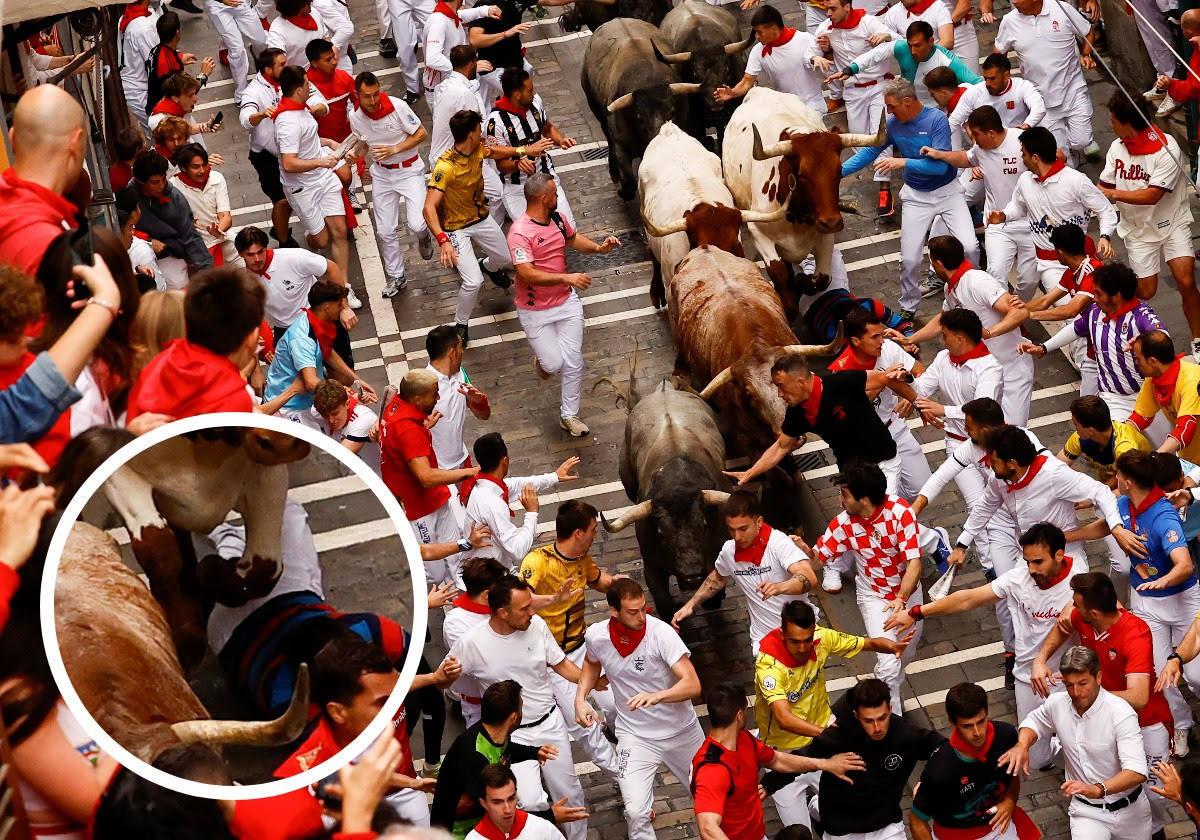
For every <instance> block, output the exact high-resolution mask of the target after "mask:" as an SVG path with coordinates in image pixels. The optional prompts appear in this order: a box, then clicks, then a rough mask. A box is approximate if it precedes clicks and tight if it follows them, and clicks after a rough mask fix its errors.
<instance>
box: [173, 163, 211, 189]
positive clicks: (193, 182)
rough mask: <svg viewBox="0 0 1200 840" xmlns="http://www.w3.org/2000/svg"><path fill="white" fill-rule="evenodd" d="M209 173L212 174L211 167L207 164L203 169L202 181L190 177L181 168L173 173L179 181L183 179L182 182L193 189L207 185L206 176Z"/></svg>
mask: <svg viewBox="0 0 1200 840" xmlns="http://www.w3.org/2000/svg"><path fill="white" fill-rule="evenodd" d="M211 174H212V167H211V166H209V167H207V168H206V169H205V170H204V180H202V181H197V180H195V179H194V178H192V176H190V175H188V174H187V173H186V172H184V171H183V170H182V169H180V170H179V171H178V172H176V173H175V177H176V178H178V179H179V180H180V181H183V183H185V184H187V185H188V186H189V187H191V188H192V189H194V190H202V189H204V188H205V187H207V186H208V176H209V175H211Z"/></svg>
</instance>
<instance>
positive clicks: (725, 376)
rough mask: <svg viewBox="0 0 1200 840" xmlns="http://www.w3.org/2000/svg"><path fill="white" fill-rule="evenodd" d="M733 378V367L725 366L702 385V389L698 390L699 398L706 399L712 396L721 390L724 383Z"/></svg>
mask: <svg viewBox="0 0 1200 840" xmlns="http://www.w3.org/2000/svg"><path fill="white" fill-rule="evenodd" d="M732 380H733V368H725V370H723V371H721V372H720V373H718V374H717V375H716V376H714V377H713V378H712V381H711V382H709V383H708V384H707V385H705V386H704V390H703V391H701V392H700V399H702V400H707V399H710V398H711V397H712V395H713V394H715V393H716V392H717V391H719V390H721V388H722V387H724V386H725V385H726V384H728V383H729V382H731V381H732Z"/></svg>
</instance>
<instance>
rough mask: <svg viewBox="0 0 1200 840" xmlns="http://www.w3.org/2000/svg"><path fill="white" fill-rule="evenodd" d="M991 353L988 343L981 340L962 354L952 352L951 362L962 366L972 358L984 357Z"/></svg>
mask: <svg viewBox="0 0 1200 840" xmlns="http://www.w3.org/2000/svg"><path fill="white" fill-rule="evenodd" d="M990 355H991V351H989V350H988V349H987V345H986V344H984V343H983V342H982V341H981V342H979V343H978V344H976V345H975V346H974V347H972V348H971V349H970V350H968V351H967V352H966V353H963V354H962V355H961V356H955V355H954V354H953V353H951V354H950V364H952V365H954V366H955V367H962V366H963V365H965V364H966V363H967V362H969V361H971V360H972V359H982V358H983V357H984V356H990Z"/></svg>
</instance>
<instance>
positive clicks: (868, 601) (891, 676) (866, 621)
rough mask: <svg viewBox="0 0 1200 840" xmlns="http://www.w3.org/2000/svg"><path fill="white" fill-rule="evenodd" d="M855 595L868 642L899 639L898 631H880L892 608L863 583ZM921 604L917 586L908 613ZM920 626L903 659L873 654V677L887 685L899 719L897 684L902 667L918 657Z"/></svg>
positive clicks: (920, 624) (900, 704)
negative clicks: (872, 639) (879, 639)
mask: <svg viewBox="0 0 1200 840" xmlns="http://www.w3.org/2000/svg"><path fill="white" fill-rule="evenodd" d="M855 592H856V598H857V600H858V611H859V612H860V613H861V614H862V620H863V627H864V635H865V636H866V637H867V638H869V639H870V638H880V637H882V638H885V639H892V640H897V639H899V638H900V633H899V631H897V630H884V629H883V623H884V622H885V621H887V620H888V618H889V617H890V616H891V615H892V605H891V604H890V603H889V602H887V601H884V600H883V599H882V598H880V597H879V596H878V595H876V594H875V593H874V591H872V589H871V587H870V586H869V585H867V584H866V583H865V582H863V583H862V584H861V585H859V586H857V588H856V590H855ZM923 600H924V595H923V593H922V591H921V587H920V586H918V587H917V589H916V591H915V592H913V594H912V596H911V597H910V598H909V599H908V603H907V605H906V606H907V607H908V608H909V609H911V608H912V607H915V606H916V605H917V604H920V603H921V602H922V601H923ZM923 625H924V622H922V621H918V622H917V623H916V624H915V625H914V630H915V631H916V635H914V636H913V640H912V642H911V643H910V644H909V646H908V647H907V648H905V650H904V653H903V654H902V655H900V656H892V655H891V654H890V653H877V654H875V677H876V679H880V680H883V681H884V682H885V683H887V684H888V688H890V689H891V690H892V711H893V712H894V713H896V714H898V715H903V714H904V703H903V701H901V699H900V684H901V683H903V682H904V667H905V666H906V665H908V663H909V662H911V661H912V660H913V657H915V656H916V655H917V646H918V644H919V642H920V641H921V632H922V629H923Z"/></svg>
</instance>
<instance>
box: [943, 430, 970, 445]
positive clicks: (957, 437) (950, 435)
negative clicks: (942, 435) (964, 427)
mask: <svg viewBox="0 0 1200 840" xmlns="http://www.w3.org/2000/svg"><path fill="white" fill-rule="evenodd" d="M946 437H948V438H950V440H956V441H958V442H959V443H962V442H963V441H964V440H966V438H965V437H963V436H962V435H956V434H954V432H946Z"/></svg>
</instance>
